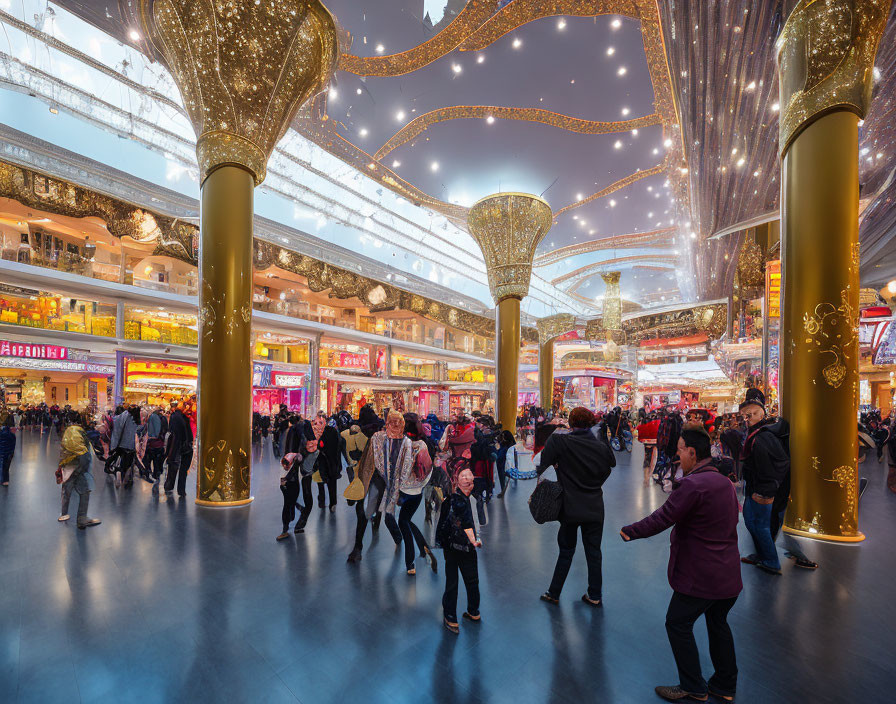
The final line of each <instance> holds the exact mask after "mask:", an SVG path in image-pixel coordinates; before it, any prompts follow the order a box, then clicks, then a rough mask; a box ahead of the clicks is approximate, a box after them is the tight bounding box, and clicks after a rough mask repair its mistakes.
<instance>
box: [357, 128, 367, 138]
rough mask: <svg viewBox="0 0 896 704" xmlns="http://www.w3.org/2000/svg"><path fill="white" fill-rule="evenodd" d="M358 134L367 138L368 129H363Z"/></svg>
mask: <svg viewBox="0 0 896 704" xmlns="http://www.w3.org/2000/svg"><path fill="white" fill-rule="evenodd" d="M358 134H359V135H361V136H362V137H366V136H367V128H366V127H362V128H361V129H360V130H358Z"/></svg>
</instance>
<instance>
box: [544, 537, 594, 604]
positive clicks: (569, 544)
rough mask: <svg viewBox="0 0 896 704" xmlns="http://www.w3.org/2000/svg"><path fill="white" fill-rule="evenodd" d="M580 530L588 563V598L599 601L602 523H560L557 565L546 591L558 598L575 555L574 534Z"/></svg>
mask: <svg viewBox="0 0 896 704" xmlns="http://www.w3.org/2000/svg"><path fill="white" fill-rule="evenodd" d="M580 528H581V530H582V545H583V546H584V548H585V560H586V562H587V563H588V598H589V599H600V598H601V590H602V588H603V575H602V572H601V564H602V560H603V557H602V554H601V551H600V541H601V538H602V537H603V533H604V522H603V521H593V522H590V523H563V522H561V523H560V530H559V531H557V545H558V546H559V547H560V554H559V555H557V564H556V566H555V567H554V577H553V578H552V579H551V586H550V587H548V591H549V592H550V593H551V596H554V597H557V598H559V597H560V592H562V591H563V584H564V583H565V582H566V576H567V575H568V574H569V568H570V567H571V566H572V558H573V556H574V555H575V554H576V534H577V533H578V531H579V529H580Z"/></svg>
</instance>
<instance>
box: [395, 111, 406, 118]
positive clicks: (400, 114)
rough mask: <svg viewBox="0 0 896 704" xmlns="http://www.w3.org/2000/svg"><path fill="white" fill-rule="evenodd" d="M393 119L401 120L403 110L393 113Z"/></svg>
mask: <svg viewBox="0 0 896 704" xmlns="http://www.w3.org/2000/svg"><path fill="white" fill-rule="evenodd" d="M395 119H396V120H403V119H404V110H399V111H398V112H397V113H395Z"/></svg>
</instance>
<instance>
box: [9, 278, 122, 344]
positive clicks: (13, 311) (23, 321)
mask: <svg viewBox="0 0 896 704" xmlns="http://www.w3.org/2000/svg"><path fill="white" fill-rule="evenodd" d="M0 323H10V324H12V325H22V326H25V327H30V328H40V329H43V330H57V331H59V332H79V333H83V334H87V335H98V336H101V337H115V306H114V305H113V304H111V303H99V302H96V301H85V300H84V299H80V298H71V297H68V296H63V295H61V294H53V293H47V292H43V291H35V290H31V289H25V288H20V287H17V286H8V285H2V286H0Z"/></svg>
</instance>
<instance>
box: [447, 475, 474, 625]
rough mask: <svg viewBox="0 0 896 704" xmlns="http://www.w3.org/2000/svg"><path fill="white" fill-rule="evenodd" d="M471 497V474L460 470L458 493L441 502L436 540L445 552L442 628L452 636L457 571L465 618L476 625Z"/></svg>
mask: <svg viewBox="0 0 896 704" xmlns="http://www.w3.org/2000/svg"><path fill="white" fill-rule="evenodd" d="M471 493H473V472H471V471H470V470H469V469H463V470H461V472H460V473H459V474H458V475H457V490H456V491H455V492H454V493H453V494H451V495H450V496H449V497H448V498H447V499H445V501H444V502H442V510H441V513H440V514H439V523H438V526H437V527H436V537H437V538H438V539H439V542H440V543H441V545H442V547H443V548H444V551H445V594H444V596H443V597H442V610H443V611H444V614H445V619H444V623H445V628H447V629H448V630H449V631H451V632H452V633H459V632H460V625H459V624H458V621H457V587H458V575H457V573H458V570H459V571H460V574H461V576H462V577H463V579H464V587H466V590H467V610H466V611H465V612H464V618H465V619H467V620H468V621H472V622H473V623H479V622H480V621H481V620H482V617H481V616H480V614H479V564H478V559H477V557H476V548H480V547H482V541H481V540H479V539H478V538H477V537H476V529H475V524H474V523H473V509H472V508H471V507H470V494H471Z"/></svg>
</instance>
